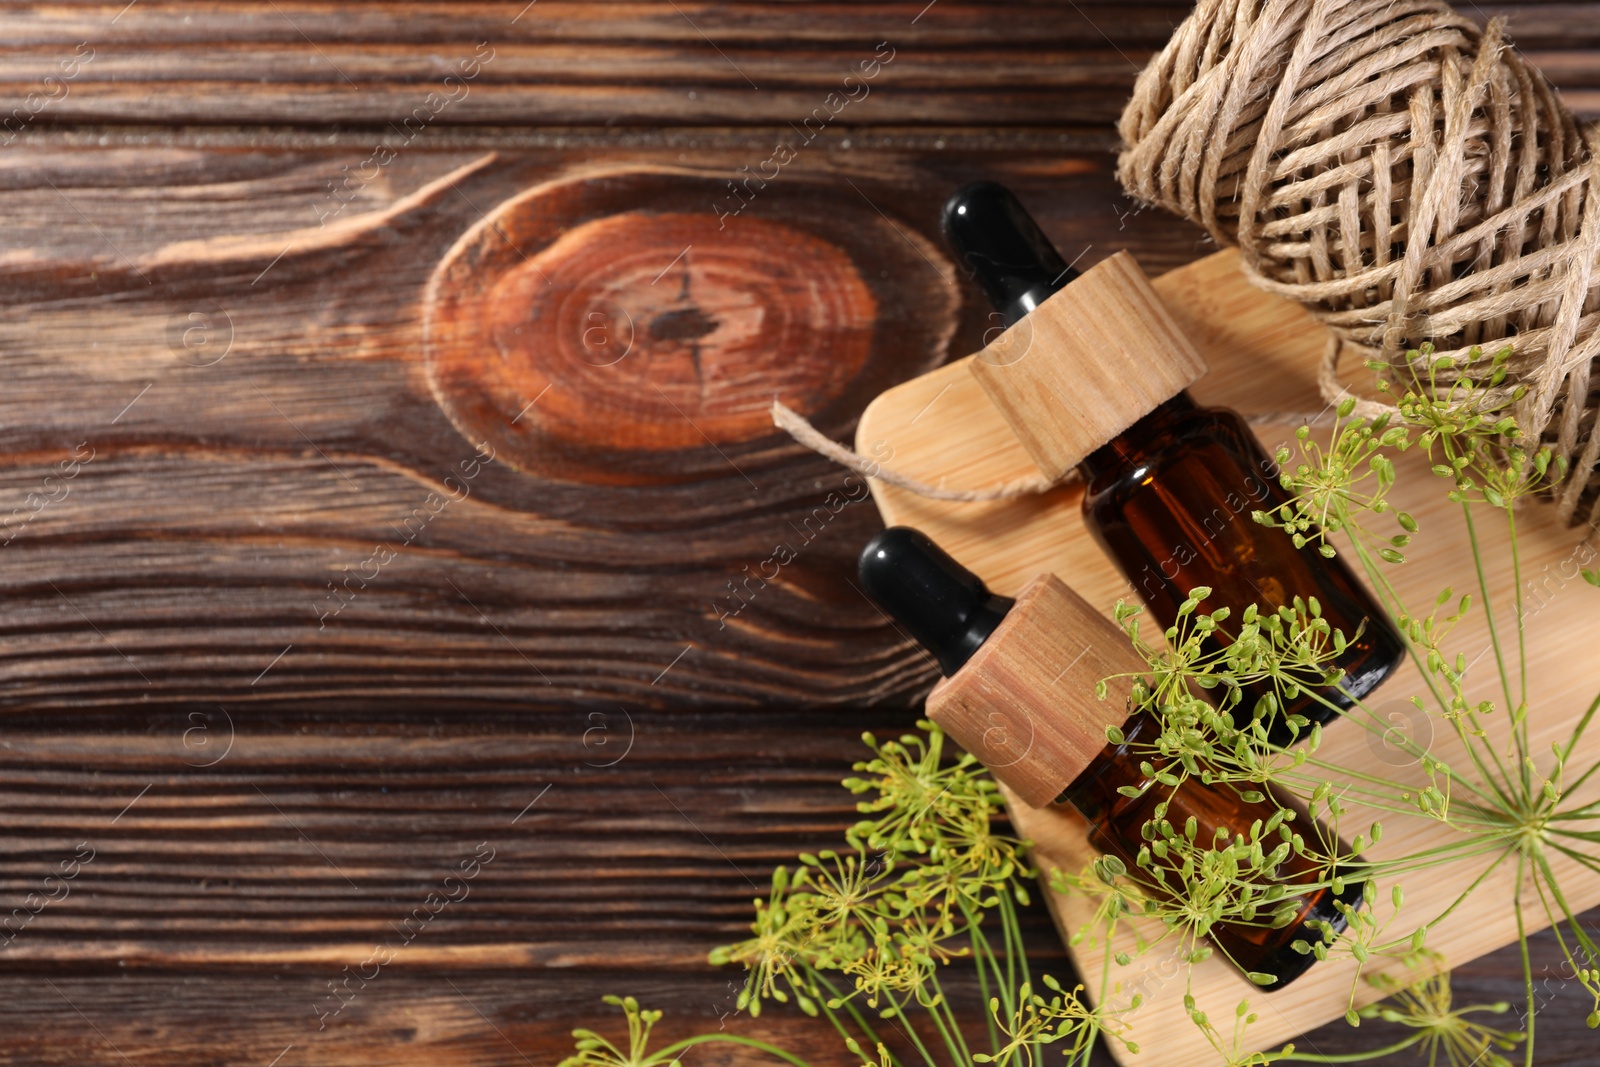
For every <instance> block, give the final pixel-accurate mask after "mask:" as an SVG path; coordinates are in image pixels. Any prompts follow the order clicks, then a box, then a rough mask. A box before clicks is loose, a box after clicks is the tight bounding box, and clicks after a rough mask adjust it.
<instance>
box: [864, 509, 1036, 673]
mask: <svg viewBox="0 0 1600 1067" xmlns="http://www.w3.org/2000/svg"><path fill="white" fill-rule="evenodd" d="M857 570H858V572H859V573H860V576H861V585H862V588H863V589H865V590H866V593H867V595H868V596H869V597H871V598H872V599H873V600H874V601H876V602H877V604H878V606H879V607H881V608H882V609H883V610H884V611H885V612H887V613H888V614H889V615H890V616H892V617H893V618H894V620H895V621H896V622H898V623H899V624H900V625H901V626H903V627H905V628H906V630H907V631H909V632H910V634H911V636H912V637H914V638H915V639H916V641H917V643H918V644H920V645H922V647H923V648H926V649H927V650H928V651H929V652H931V653H933V655H934V657H935V658H937V659H938V661H939V668H940V670H942V671H943V672H944V673H945V674H947V675H950V674H954V673H955V672H956V671H958V670H960V669H961V665H962V664H964V663H966V662H967V660H968V659H970V658H971V657H972V654H973V653H974V652H976V651H977V650H978V646H979V645H981V644H983V642H984V641H985V640H987V639H988V637H989V635H990V634H991V633H993V632H994V628H995V627H996V626H999V625H1000V620H1001V619H1003V618H1005V615H1006V612H1008V611H1010V610H1011V605H1012V604H1013V603H1015V601H1013V600H1012V599H1011V598H1009V597H1003V596H996V595H995V594H993V593H991V592H989V587H988V586H986V585H984V584H983V580H982V579H981V578H979V577H978V576H977V575H976V574H973V573H972V572H971V571H969V570H967V568H965V567H963V566H962V565H961V564H959V563H957V562H956V561H955V560H953V559H951V558H950V554H949V553H947V552H946V551H945V550H944V549H942V548H940V547H939V546H938V545H936V544H934V543H933V541H932V540H931V539H929V537H928V535H927V534H924V533H922V532H921V531H918V530H913V529H912V528H911V527H909V526H891V527H889V529H887V530H885V531H883V532H882V533H881V534H879V535H878V536H877V537H874V538H873V539H872V540H871V541H869V542H868V543H867V547H866V548H865V549H863V550H862V552H861V561H860V563H859V564H858V566H857Z"/></svg>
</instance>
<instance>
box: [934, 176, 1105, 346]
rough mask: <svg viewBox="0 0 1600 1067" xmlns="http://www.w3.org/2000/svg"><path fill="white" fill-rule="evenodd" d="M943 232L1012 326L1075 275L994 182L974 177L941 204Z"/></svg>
mask: <svg viewBox="0 0 1600 1067" xmlns="http://www.w3.org/2000/svg"><path fill="white" fill-rule="evenodd" d="M943 225H944V235H945V240H947V241H949V242H950V247H951V248H952V249H954V250H955V253H956V258H957V260H958V261H960V262H961V263H962V264H963V265H964V266H965V267H966V269H967V272H968V274H970V275H971V276H972V277H973V278H974V279H975V280H976V281H977V283H978V285H979V286H980V287H981V288H982V289H983V291H984V293H985V295H987V296H988V297H989V302H990V303H991V304H993V305H994V309H995V310H996V311H997V312H999V313H1000V318H1001V321H1002V322H1003V323H1004V324H1005V325H1007V326H1010V325H1011V324H1012V323H1014V322H1016V321H1017V320H1018V319H1020V318H1022V317H1023V316H1025V315H1027V314H1028V312H1030V311H1032V310H1033V309H1034V308H1036V307H1038V306H1039V305H1040V304H1042V303H1044V302H1045V299H1046V298H1048V297H1049V296H1050V294H1051V293H1054V292H1056V291H1057V290H1058V289H1060V288H1062V287H1063V286H1065V285H1066V284H1067V283H1068V282H1070V281H1072V279H1074V278H1076V277H1077V276H1078V272H1077V271H1075V270H1073V269H1072V268H1071V267H1069V266H1067V263H1066V261H1065V260H1063V259H1062V258H1061V253H1059V252H1057V251H1056V248H1055V245H1053V244H1051V243H1050V238H1048V237H1046V236H1045V235H1044V231H1043V230H1041V229H1039V224H1038V223H1037V222H1035V221H1033V216H1032V215H1030V214H1028V209H1027V208H1025V207H1023V206H1022V202H1021V201H1020V200H1018V199H1017V198H1016V196H1015V195H1014V194H1013V193H1012V192H1011V190H1010V189H1007V188H1006V187H1005V186H1003V185H1000V184H999V183H997V182H975V183H973V184H972V185H968V186H965V187H963V188H962V189H960V190H958V191H957V192H956V194H955V195H954V196H952V197H951V198H950V199H949V200H946V201H945V204H944V218H943Z"/></svg>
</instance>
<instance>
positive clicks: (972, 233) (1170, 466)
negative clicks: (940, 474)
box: [944, 183, 1404, 744]
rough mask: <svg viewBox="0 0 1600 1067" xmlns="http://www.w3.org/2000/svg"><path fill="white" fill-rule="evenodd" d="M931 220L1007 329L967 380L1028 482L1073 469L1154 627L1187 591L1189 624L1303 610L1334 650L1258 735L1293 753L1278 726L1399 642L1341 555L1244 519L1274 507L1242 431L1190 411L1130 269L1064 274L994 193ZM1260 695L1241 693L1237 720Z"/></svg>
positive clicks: (1013, 206) (1223, 413)
mask: <svg viewBox="0 0 1600 1067" xmlns="http://www.w3.org/2000/svg"><path fill="white" fill-rule="evenodd" d="M944 224H945V232H946V235H947V236H948V237H949V239H950V241H951V244H952V245H954V246H955V247H956V249H957V251H958V252H959V253H960V254H961V257H962V259H963V260H964V261H965V262H966V264H967V266H968V268H969V269H970V270H971V271H972V274H973V276H974V278H976V279H977V281H978V282H979V283H980V285H981V286H982V287H983V289H984V290H985V292H986V293H987V294H988V296H989V298H990V300H991V301H992V302H993V303H994V305H995V307H996V309H997V311H996V314H997V315H998V316H999V318H1000V319H1001V321H1002V324H1003V325H1004V326H1005V327H1006V330H1005V332H1004V333H1003V334H1002V335H1001V336H1000V337H999V338H998V339H996V340H995V341H994V342H993V343H992V344H990V345H989V346H988V347H987V348H985V349H984V350H983V352H981V353H979V355H978V357H977V358H976V359H975V360H973V362H972V364H971V366H972V372H973V374H974V375H975V376H976V377H977V379H978V381H979V383H980V384H981V385H982V386H983V388H984V390H985V391H986V392H987V393H988V394H989V398H990V399H991V400H993V401H994V403H995V406H996V407H997V408H998V409H999V410H1000V412H1001V413H1002V414H1003V415H1005V417H1006V419H1007V421H1008V422H1010V424H1011V427H1012V429H1013V430H1014V431H1015V432H1016V434H1017V437H1018V438H1019V439H1020V440H1021V441H1022V443H1023V444H1024V446H1026V447H1027V449H1028V452H1029V454H1030V455H1031V456H1032V457H1033V459H1034V461H1035V463H1037V464H1038V466H1039V468H1040V470H1041V471H1043V472H1044V473H1045V474H1046V475H1047V476H1049V477H1052V478H1059V477H1061V476H1062V475H1064V474H1066V473H1067V472H1068V471H1070V470H1071V469H1073V468H1074V467H1076V468H1077V470H1078V472H1079V474H1081V475H1082V478H1083V481H1084V483H1085V487H1086V488H1085V493H1084V498H1083V515H1084V521H1085V525H1086V526H1087V527H1088V529H1089V531H1090V533H1091V534H1092V535H1093V536H1094V538H1095V540H1096V541H1098V542H1099V544H1100V545H1101V547H1102V548H1103V549H1104V550H1105V551H1106V553H1107V554H1108V555H1110V556H1111V558H1112V559H1113V560H1115V561H1116V563H1117V565H1118V566H1119V567H1120V568H1121V570H1122V572H1123V574H1124V575H1125V576H1126V577H1127V579H1128V581H1129V582H1130V583H1131V584H1132V585H1133V588H1134V590H1135V591H1136V592H1137V593H1138V595H1139V597H1140V598H1141V599H1142V600H1143V601H1144V602H1145V604H1146V605H1147V606H1148V607H1149V609H1150V612H1151V614H1152V615H1154V616H1155V618H1156V619H1157V620H1158V621H1160V623H1161V625H1162V626H1163V627H1168V626H1171V625H1172V624H1173V622H1174V621H1175V619H1176V617H1177V611H1178V606H1179V605H1180V604H1182V603H1183V602H1184V600H1186V599H1187V598H1188V595H1189V591H1190V590H1191V589H1194V588H1196V587H1198V586H1207V587H1209V588H1210V589H1211V590H1212V599H1211V600H1210V601H1208V602H1207V603H1206V604H1205V605H1204V610H1211V609H1213V608H1215V607H1220V606H1224V605H1226V606H1227V607H1230V608H1232V609H1233V610H1234V612H1235V617H1236V618H1237V613H1238V611H1239V610H1241V609H1242V608H1243V607H1245V606H1246V605H1249V604H1255V605H1257V606H1258V607H1259V608H1260V609H1262V610H1263V611H1268V612H1271V611H1276V610H1278V609H1279V608H1284V607H1291V608H1292V607H1293V605H1294V604H1295V600H1296V598H1297V597H1298V598H1300V599H1301V601H1302V603H1306V604H1309V601H1310V599H1311V598H1313V597H1314V598H1316V601H1317V604H1318V607H1319V608H1320V611H1321V615H1322V618H1323V619H1324V620H1326V621H1327V623H1328V624H1329V625H1330V626H1332V627H1333V628H1334V629H1336V630H1339V631H1340V632H1341V633H1342V634H1343V635H1344V636H1345V638H1346V639H1347V646H1346V648H1345V650H1344V652H1343V654H1342V655H1340V656H1339V657H1338V659H1337V660H1336V661H1334V662H1333V663H1331V664H1328V666H1329V667H1331V668H1335V669H1338V670H1341V671H1343V673H1344V676H1343V678H1342V679H1341V681H1340V683H1339V685H1338V686H1337V687H1324V688H1319V689H1317V690H1315V695H1313V690H1310V689H1302V690H1300V691H1299V692H1298V693H1296V694H1295V695H1294V696H1293V697H1289V696H1288V692H1289V691H1288V690H1284V692H1283V693H1282V694H1281V699H1280V705H1281V707H1282V709H1283V713H1282V714H1280V715H1277V716H1274V717H1273V719H1272V720H1270V721H1269V723H1268V729H1269V733H1268V736H1269V739H1270V740H1272V741H1273V742H1275V743H1278V744H1287V743H1289V742H1290V741H1291V740H1293V739H1294V735H1293V734H1292V733H1291V732H1290V731H1289V730H1288V728H1287V724H1286V722H1285V718H1284V716H1285V715H1290V714H1298V715H1302V716H1304V717H1305V718H1306V719H1308V720H1310V721H1311V722H1326V721H1328V720H1330V719H1332V718H1334V717H1335V716H1336V715H1337V714H1338V709H1339V708H1343V707H1348V706H1349V705H1350V704H1351V703H1352V701H1353V700H1358V699H1361V698H1362V697H1364V696H1365V695H1366V694H1368V693H1370V692H1371V691H1372V690H1373V689H1375V688H1377V686H1378V685H1379V684H1380V683H1381V682H1382V681H1383V680H1384V678H1386V677H1387V676H1388V675H1389V674H1390V672H1391V671H1393V669H1394V668H1395V666H1396V665H1397V664H1398V663H1399V661H1400V659H1401V657H1402V656H1403V654H1404V646H1403V644H1402V643H1401V640H1400V636H1399V634H1398V633H1396V632H1395V630H1394V627H1393V626H1392V624H1391V623H1390V622H1389V618H1388V615H1387V614H1386V613H1385V612H1384V611H1383V609H1382V607H1381V606H1380V605H1379V604H1378V603H1377V602H1376V601H1375V600H1374V599H1373V597H1372V595H1371V594H1370V593H1369V592H1368V591H1367V590H1366V588H1365V587H1364V586H1363V585H1362V584H1361V583H1360V581H1358V580H1357V579H1356V577H1355V575H1354V574H1352V573H1351V572H1350V570H1349V568H1348V567H1346V566H1345V565H1344V562H1343V560H1342V559H1341V558H1334V559H1327V558H1324V557H1323V556H1321V555H1320V554H1319V553H1318V552H1317V551H1316V548H1315V547H1314V546H1313V545H1309V544H1308V545H1306V546H1305V547H1303V548H1296V547H1295V545H1294V542H1293V541H1292V540H1291V539H1290V538H1289V536H1288V535H1287V534H1286V533H1284V532H1283V531H1281V530H1275V529H1270V528H1268V527H1265V526H1262V525H1261V524H1259V523H1257V522H1255V520H1254V519H1253V518H1252V515H1253V513H1254V512H1256V511H1264V512H1271V511H1273V510H1274V509H1275V508H1277V507H1279V506H1280V505H1282V504H1284V503H1286V502H1288V501H1289V500H1290V499H1291V498H1290V495H1289V493H1288V492H1287V491H1286V490H1285V489H1284V488H1283V487H1282V486H1281V484H1280V483H1279V481H1278V475H1277V471H1276V468H1275V465H1274V464H1273V462H1272V461H1271V460H1270V459H1269V458H1268V457H1267V455H1266V453H1265V452H1264V451H1263V450H1262V448H1261V446H1260V445H1259V444H1258V443H1257V442H1256V439H1255V436H1254V435H1253V434H1252V433H1251V432H1250V429H1249V427H1248V426H1246V425H1245V422H1244V420H1243V419H1241V418H1240V417H1239V416H1238V415H1237V414H1236V413H1234V412H1232V411H1228V410H1225V409H1221V408H1203V407H1198V406H1196V405H1195V404H1194V403H1193V401H1191V400H1190V399H1189V396H1188V394H1187V393H1186V392H1185V391H1184V390H1185V389H1186V388H1187V387H1188V386H1189V385H1190V384H1192V383H1193V382H1194V381H1195V380H1197V379H1198V378H1199V377H1200V376H1201V375H1203V374H1204V373H1205V371H1206V366H1205V363H1204V361H1202V360H1201V358H1200V355H1199V353H1198V352H1196V351H1195V349H1194V346H1193V345H1192V344H1191V343H1190V342H1189V340H1188V338H1187V337H1186V336H1185V334H1184V333H1183V331H1182V330H1181V329H1180V328H1179V327H1178V325H1177V324H1176V323H1175V322H1174V321H1173V319H1172V317H1171V315H1170V313H1169V312H1168V311H1167V309H1166V307H1165V305H1164V304H1163V303H1162V301H1161V299H1160V297H1159V296H1157V294H1156V292H1155V290H1154V289H1153V288H1152V287H1151V285H1150V283H1149V281H1148V279H1146V278H1145V276H1144V273H1143V272H1142V271H1140V270H1139V267H1138V265H1137V264H1136V263H1134V261H1133V258H1132V257H1131V256H1129V255H1128V254H1127V253H1126V252H1122V253H1118V254H1117V255H1115V256H1112V257H1111V258H1110V259H1108V260H1106V261H1105V262H1103V263H1100V264H1099V265H1097V266H1096V267H1094V268H1093V269H1092V270H1090V271H1087V272H1086V273H1084V274H1082V275H1079V274H1078V273H1077V272H1076V271H1074V270H1072V268H1071V267H1069V266H1068V265H1067V264H1066V263H1065V262H1063V261H1062V259H1061V257H1060V255H1059V254H1057V252H1056V250H1055V249H1054V248H1053V247H1052V246H1051V244H1050V242H1049V240H1048V239H1047V238H1046V237H1045V236H1044V234H1043V233H1042V232H1041V231H1040V230H1039V227H1038V225H1037V224H1036V223H1035V222H1034V221H1033V219H1032V218H1031V217H1030V216H1029V215H1028V213H1027V212H1026V211H1025V210H1024V209H1023V207H1022V205H1021V204H1020V203H1018V202H1017V200H1016V198H1015V197H1014V196H1012V195H1011V193H1010V192H1009V191H1008V190H1006V189H1005V188H1003V187H1002V186H999V185H995V184H993V183H983V184H979V185H973V186H968V187H967V188H965V189H963V190H961V191H960V192H958V193H957V194H956V195H955V196H954V197H952V198H951V200H950V202H949V203H948V204H947V205H946V208H945V219H944ZM1219 640H1220V638H1219ZM1272 691H1273V686H1272V685H1271V683H1270V682H1262V683H1257V684H1255V685H1252V686H1250V687H1247V688H1246V689H1245V690H1244V693H1243V700H1242V701H1241V705H1240V707H1241V710H1242V712H1243V714H1244V715H1245V716H1248V715H1249V714H1250V713H1251V712H1252V711H1253V710H1254V708H1255V707H1256V704H1257V701H1258V700H1259V699H1260V698H1261V697H1262V696H1264V695H1265V694H1266V693H1268V692H1272ZM1318 697H1320V698H1321V699H1318ZM1324 701H1326V703H1324ZM1329 705H1332V706H1331V707H1330V706H1329ZM1236 717H1237V716H1236Z"/></svg>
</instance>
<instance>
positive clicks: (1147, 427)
mask: <svg viewBox="0 0 1600 1067" xmlns="http://www.w3.org/2000/svg"><path fill="white" fill-rule="evenodd" d="M1195 410H1196V409H1195V402H1194V401H1193V400H1192V399H1190V397H1189V393H1188V392H1187V391H1186V390H1185V391H1181V392H1179V393H1177V394H1175V395H1174V396H1173V397H1172V398H1171V399H1169V400H1166V401H1163V402H1162V403H1160V404H1158V405H1156V406H1155V407H1154V408H1152V409H1151V410H1150V412H1149V413H1148V414H1146V415H1145V416H1144V418H1142V419H1140V420H1139V421H1138V422H1136V423H1134V424H1133V425H1132V426H1129V427H1128V428H1127V429H1126V430H1123V431H1122V432H1121V433H1119V434H1117V436H1115V437H1113V438H1112V439H1111V440H1109V441H1107V442H1106V443H1105V444H1103V445H1101V446H1100V447H1099V448H1097V449H1095V450H1094V451H1093V452H1091V453H1089V454H1088V455H1087V456H1085V457H1084V458H1083V460H1082V461H1081V462H1079V464H1078V470H1079V472H1080V473H1081V474H1082V475H1083V480H1084V481H1085V482H1086V483H1088V482H1093V481H1094V480H1095V479H1097V478H1100V477H1102V476H1105V475H1113V476H1115V475H1117V474H1120V473H1122V472H1123V471H1125V470H1127V469H1128V467H1129V466H1131V465H1134V464H1137V463H1139V462H1140V461H1141V459H1142V458H1143V457H1144V456H1145V455H1146V453H1147V452H1148V450H1149V447H1150V442H1151V441H1152V440H1154V439H1155V438H1157V437H1160V436H1161V435H1163V434H1165V433H1166V432H1167V431H1168V430H1169V429H1171V427H1172V424H1173V423H1175V422H1177V421H1178V420H1179V419H1181V418H1183V417H1184V416H1185V415H1188V414H1190V413H1192V412H1193V411H1195Z"/></svg>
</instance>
